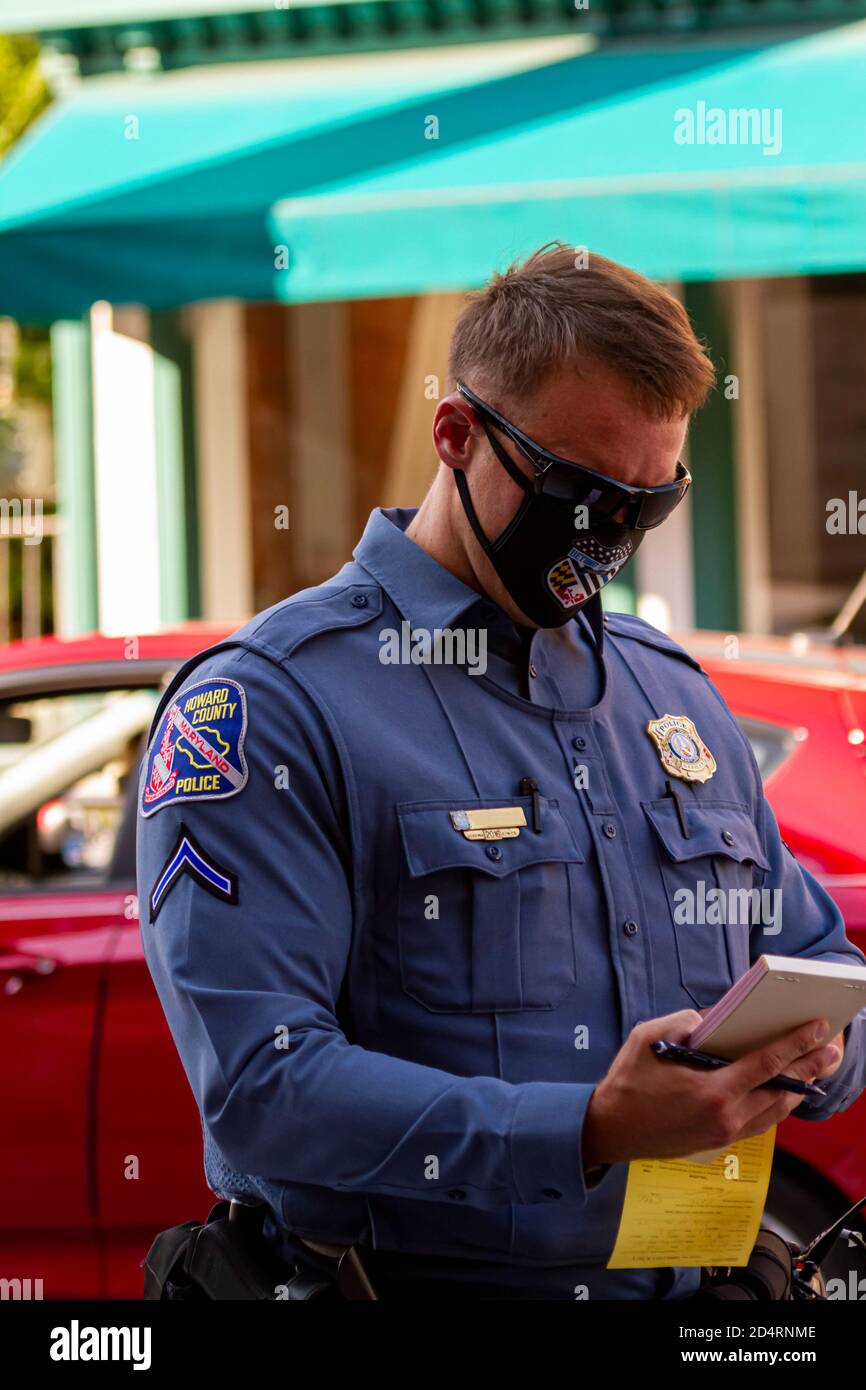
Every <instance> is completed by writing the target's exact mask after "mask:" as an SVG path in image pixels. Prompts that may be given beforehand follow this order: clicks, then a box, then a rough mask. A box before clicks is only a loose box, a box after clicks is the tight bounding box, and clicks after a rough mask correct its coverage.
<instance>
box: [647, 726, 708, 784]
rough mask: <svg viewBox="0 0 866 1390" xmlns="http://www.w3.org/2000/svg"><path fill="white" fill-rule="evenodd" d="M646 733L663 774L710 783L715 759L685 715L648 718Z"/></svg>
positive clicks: (690, 780) (687, 780)
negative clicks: (656, 751)
mask: <svg viewBox="0 0 866 1390" xmlns="http://www.w3.org/2000/svg"><path fill="white" fill-rule="evenodd" d="M646 731H647V733H648V734H649V736H650V738H651V739H652V741H653V743H654V744H655V745H656V748H657V749H658V754H659V757H660V758H661V763H662V767H663V768H664V769H665V771H666V772H669V773H670V774H671V775H672V776H673V777H682V778H683V780H684V781H686V782H708V781H709V780H710V778H711V777H712V775H713V773H714V772H715V770H716V760H715V758H714V757H713V755H712V753H711V752H710V750H709V748H708V747H707V745H706V744H705V743H704V741H703V739H702V738H701V736H700V734H699V733H698V731H697V729H696V728H695V726H694V724H693V722H692V720H691V719H688V718H687V717H686V716H685V715H684V714H665V715H663V716H662V718H661V719H651V720H650V721H649V723H648V724H647V726H646Z"/></svg>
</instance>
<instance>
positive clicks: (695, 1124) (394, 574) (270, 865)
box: [138, 244, 866, 1299]
mask: <svg viewBox="0 0 866 1390" xmlns="http://www.w3.org/2000/svg"><path fill="white" fill-rule="evenodd" d="M450 370H451V376H452V382H451V389H450V390H449V393H448V394H447V395H446V397H445V398H444V399H443V400H442V401H441V402H440V404H439V406H438V408H437V410H436V415H435V423H434V444H435V448H436V452H437V455H438V458H439V461H440V466H439V468H438V472H437V474H436V477H435V480H434V482H433V484H432V487H431V489H430V492H429V493H428V495H427V497H426V498H425V500H424V502H423V504H422V506H421V507H420V509H419V510H418V511H417V512H410V511H401V510H389V511H384V510H377V511H375V512H374V513H373V514H372V516H371V517H370V520H369V523H368V525H367V528H366V530H365V532H364V535H363V537H362V539H361V541H360V543H359V545H358V547H357V549H356V550H355V552H354V559H353V560H352V561H350V562H349V563H347V564H346V565H345V566H344V567H343V569H342V570H341V571H340V572H339V574H337V575H336V576H335V577H334V578H332V579H330V580H328V581H327V582H326V583H324V584H321V585H320V586H318V587H317V588H314V589H310V590H307V591H305V592H303V593H299V594H295V595H293V596H292V597H291V598H289V599H286V600H285V601H284V602H282V603H279V604H277V605H276V606H275V607H273V608H271V609H269V610H268V611H267V612H265V613H263V614H260V615H259V616H258V617H256V618H255V619H253V620H252V621H251V622H250V623H248V624H247V625H246V626H245V627H243V628H241V629H240V631H238V632H236V633H235V634H234V635H233V636H232V637H231V638H229V639H228V640H227V641H225V642H221V643H219V644H218V645H217V646H215V647H212V648H211V649H210V650H209V651H206V652H204V653H202V654H201V655H200V656H197V657H196V658H194V659H193V660H192V661H190V662H187V664H186V665H185V666H184V667H183V668H182V669H181V671H180V672H179V673H178V675H177V677H176V679H175V680H174V681H173V683H172V684H171V686H170V687H169V689H168V690H167V692H166V694H165V696H164V698H163V700H162V703H161V706H160V708H159V710H158V712H157V715H156V717H155V720H154V724H153V728H152V731H151V739H150V744H149V748H148V753H147V756H146V758H145V760H144V763H143V766H142V776H141V786H140V821H139V842H138V863H139V880H140V882H139V887H140V901H141V905H142V906H141V931H142V938H143V942H144V950H145V954H146V957H147V961H148V964H149V967H150V969H151V972H152V974H153V978H154V981H155V983H156V987H157V989H158V991H159V995H160V998H161V1000H162V1004H163V1007H164V1009H165V1012H166V1016H167V1018H168V1021H169V1025H170V1027H171V1030H172V1033H173V1036H174V1039H175V1042H176V1044H177V1047H178V1050H179V1052H180V1056H181V1059H182V1061H183V1065H184V1068H185V1070H186V1074H187V1077H188V1079H189V1082H190V1085H191V1087H192V1090H193V1092H194V1094H195V1098H196V1101H197V1103H198V1106H199V1109H200V1112H201V1117H202V1123H203V1130H204V1142H205V1167H206V1173H207V1178H208V1182H209V1184H210V1186H211V1187H212V1189H213V1190H214V1191H215V1192H216V1193H217V1194H218V1195H220V1196H226V1197H229V1196H231V1197H240V1198H242V1199H245V1200H257V1199H259V1200H263V1201H264V1202H266V1203H267V1204H268V1207H269V1210H270V1219H269V1234H270V1237H271V1239H272V1240H273V1241H274V1242H275V1243H276V1245H277V1246H278V1248H279V1250H280V1252H281V1253H282V1254H283V1255H284V1256H285V1257H286V1258H287V1259H291V1258H293V1257H294V1256H295V1255H296V1254H297V1253H298V1251H299V1250H300V1249H301V1247H300V1246H299V1244H298V1241H299V1238H301V1237H308V1238H313V1239H318V1240H320V1241H329V1242H342V1243H346V1244H348V1243H357V1244H359V1245H360V1246H361V1247H364V1248H366V1250H367V1251H368V1252H370V1253H369V1260H368V1263H369V1265H370V1268H371V1272H372V1274H373V1276H374V1279H375V1281H377V1282H378V1284H379V1288H380V1293H381V1294H382V1296H384V1297H410V1298H411V1297H420V1296H422V1295H423V1296H425V1297H430V1296H435V1297H443V1298H446V1299H447V1298H463V1297H466V1298H519V1299H572V1298H574V1297H575V1296H577V1297H589V1298H599V1297H601V1298H605V1297H607V1298H616V1299H647V1298H683V1297H687V1296H688V1295H689V1294H691V1293H693V1292H694V1290H695V1288H696V1287H697V1283H698V1277H699V1276H698V1271H697V1270H694V1269H673V1270H670V1269H640V1270H607V1269H606V1264H607V1260H608V1257H609V1255H610V1253H611V1250H612V1247H613V1243H614V1240H615V1237H616V1232H617V1226H618V1220H619V1216H620V1212H621V1209H622V1203H623V1195H624V1188H625V1180H626V1175H627V1170H628V1160H630V1159H633V1158H639V1157H646V1156H652V1157H665V1156H681V1155H686V1154H689V1153H693V1152H695V1151H698V1150H700V1149H707V1148H711V1147H716V1146H720V1145H727V1144H730V1143H731V1142H733V1141H735V1140H736V1139H739V1138H742V1137H746V1136H749V1135H754V1134H758V1133H761V1132H763V1131H765V1130H766V1129H768V1128H769V1127H770V1126H771V1125H772V1124H774V1123H776V1122H778V1121H780V1120H782V1119H784V1118H785V1116H787V1115H788V1114H790V1113H792V1112H793V1113H795V1114H796V1115H798V1116H799V1117H802V1118H804V1119H815V1120H820V1119H824V1118H826V1117H827V1116H829V1115H831V1114H833V1113H834V1112H835V1111H837V1110H842V1109H844V1108H845V1107H846V1106H848V1105H849V1104H850V1103H851V1102H852V1101H853V1100H854V1099H855V1097H856V1096H857V1095H858V1094H859V1092H860V1091H861V1090H862V1089H863V1087H864V1083H866V1051H864V1027H866V1015H862V1014H861V1015H860V1016H859V1017H858V1018H857V1019H856V1020H855V1021H854V1023H852V1024H851V1025H850V1027H849V1028H848V1029H846V1032H845V1034H844V1035H840V1036H839V1037H837V1038H835V1039H829V1038H827V1037H826V1031H827V1030H826V1029H825V1036H822V1035H821V1032H820V1022H821V1021H820V1020H815V1021H813V1022H810V1023H809V1024H808V1025H806V1026H804V1027H802V1028H799V1029H797V1030H796V1031H795V1032H794V1033H792V1034H791V1035H790V1036H788V1037H786V1038H784V1039H782V1040H780V1041H779V1042H777V1043H775V1044H774V1045H773V1047H772V1049H766V1050H764V1051H761V1052H757V1053H753V1054H750V1055H749V1056H748V1057H745V1058H743V1059H741V1060H740V1061H738V1062H737V1063H735V1064H733V1065H731V1066H729V1067H727V1068H725V1069H724V1070H722V1071H720V1072H714V1073H708V1072H696V1071H693V1070H690V1069H687V1068H683V1067H676V1066H671V1065H670V1064H667V1063H664V1062H662V1061H660V1060H659V1059H658V1058H656V1057H655V1056H654V1054H653V1053H652V1051H651V1049H650V1048H649V1046H648V1043H649V1042H650V1041H651V1040H652V1039H657V1038H667V1039H672V1040H674V1041H678V1040H679V1041H682V1040H684V1039H685V1038H687V1037H688V1035H689V1033H690V1032H691V1031H692V1029H693V1028H694V1027H695V1026H696V1024H697V1023H698V1022H699V1018H700V1016H699V1012H698V1011H699V1010H700V1009H702V1008H704V1007H705V1006H707V1005H710V1004H712V1003H714V1002H715V1001H716V1000H717V999H719V998H720V997H721V995H722V994H724V992H725V991H726V990H727V989H728V988H729V987H730V985H731V983H732V982H733V981H734V980H735V979H736V978H737V977H738V976H740V975H741V974H742V973H743V972H744V971H745V970H746V969H747V968H748V966H749V963H750V961H751V960H753V959H754V958H755V957H756V956H757V955H759V954H761V952H762V951H766V950H771V951H773V952H775V953H781V954H787V955H792V956H804V957H809V958H810V959H821V960H842V961H852V960H855V961H860V962H862V961H863V957H862V956H861V955H860V953H859V952H858V951H857V950H856V949H855V948H854V947H853V946H852V945H851V944H850V943H849V942H848V941H847V940H846V937H845V931H844V926H843V922H842V919H841V917H840V914H839V912H838V910H837V908H836V907H835V906H834V904H833V902H832V901H831V899H830V898H829V897H828V895H827V894H826V893H825V892H824V891H823V889H822V888H821V887H820V886H819V885H818V884H817V883H816V881H815V880H814V879H813V878H812V877H811V876H810V875H809V874H808V873H807V872H806V871H805V870H803V869H802V868H801V867H800V866H799V865H798V863H797V862H796V860H795V859H794V858H793V857H792V855H791V854H790V853H789V852H788V851H787V850H786V848H785V847H784V845H783V844H782V841H781V840H780V838H779V831H778V828H777V825H776V822H775V820H774V817H773V814H772V812H771V810H770V808H769V806H768V804H767V802H766V801H765V799H764V797H763V794H762V789H761V779H760V776H759V773H758V769H757V766H756V764H755V760H754V757H753V755H752V752H751V750H750V746H749V744H748V742H747V740H746V739H745V737H744V736H743V734H742V733H741V731H740V729H739V727H738V726H737V724H736V723H735V722H734V720H733V718H732V717H731V715H730V713H729V712H728V710H727V708H726V707H725V704H724V702H723V701H722V699H721V697H720V695H719V694H718V692H717V691H716V690H715V688H714V687H713V685H712V684H711V682H710V681H709V679H708V678H707V676H706V675H705V674H704V672H703V671H702V670H701V668H700V666H699V665H698V663H697V662H696V661H695V660H693V659H692V658H691V657H690V656H689V655H688V654H687V653H686V652H685V651H684V650H683V649H682V648H681V647H679V646H678V645H677V644H676V643H674V642H673V641H671V640H670V639H669V638H668V637H666V636H665V635H663V634H662V633H661V632H659V631H657V630H656V629H654V628H653V627H650V626H649V625H648V624H647V623H645V622H642V621H640V620H639V619H637V618H633V617H627V616H622V615H613V614H611V615H609V616H607V617H604V618H603V617H602V611H601V603H600V591H601V589H602V588H603V586H604V585H605V584H606V583H607V582H608V581H609V580H610V579H612V578H613V577H614V575H616V574H617V573H618V572H619V571H620V570H621V569H622V567H623V566H624V565H625V564H627V563H628V562H629V561H630V560H631V558H632V557H633V555H634V552H635V550H636V549H637V546H638V545H639V544H640V543H641V541H642V539H643V537H644V535H645V533H646V531H647V530H648V529H652V528H654V527H656V526H657V525H660V524H662V523H663V522H664V520H665V519H666V518H667V517H668V516H669V515H670V513H671V511H672V510H673V508H674V507H675V506H676V505H677V504H678V503H679V502H680V501H681V500H682V498H683V496H684V495H685V492H686V490H687V488H688V485H689V481H690V479H689V475H688V473H687V472H686V470H685V468H684V467H683V466H682V464H681V463H680V462H679V459H680V454H681V451H682V447H683V441H684V436H685V432H686V426H687V422H688V419H689V416H690V415H691V413H692V412H693V411H694V410H695V409H696V408H697V407H698V406H699V405H700V404H701V403H702V401H703V399H704V398H705V396H706V394H707V391H708V389H709V387H710V384H711V381H712V368H711V366H710V363H709V361H708V360H707V358H706V356H705V354H704V352H703V350H702V348H701V346H700V345H699V344H698V342H697V340H696V339H695V337H694V335H693V333H692V330H691V327H690V325H689V323H688V319H687V317H686V315H685V313H684V311H683V309H682V308H681V306H680V305H679V304H678V303H677V302H676V301H675V300H674V299H673V298H671V297H670V296H669V295H668V294H667V293H666V292H665V291H664V290H662V289H661V288H659V287H658V286H655V285H653V284H651V283H649V282H648V281H646V280H644V279H643V278H642V277H640V276H638V275H636V274H634V273H632V272H630V271H628V270H626V269H624V268H623V267H621V266H618V265H615V264H613V263H612V262H610V261H607V260H605V259H604V258H602V257H600V256H592V257H590V258H589V262H588V263H587V262H586V260H585V259H581V257H580V254H579V253H578V254H576V253H575V252H574V251H573V250H571V249H569V248H567V247H564V246H562V245H560V244H556V245H553V246H551V247H547V248H544V249H543V250H542V251H540V252H538V253H536V254H535V255H534V256H532V257H531V258H529V260H528V261H526V262H524V263H523V264H522V265H515V266H513V267H512V268H511V270H510V271H508V272H507V273H506V274H504V275H502V276H497V277H495V278H494V279H493V281H492V282H491V283H490V284H489V285H488V286H487V287H486V289H485V290H483V291H482V292H481V293H479V294H478V295H476V296H474V297H473V298H471V299H470V301H469V303H468V305H467V307H466V309H465V310H464V313H463V314H462V316H461V318H460V320H459V322H458V324H457V327H456V330H455V334H454V339H453V343H452V351H451V362H450ZM707 885H712V886H713V887H716V888H721V889H722V890H726V891H727V890H735V891H736V890H740V889H748V890H751V889H753V888H758V889H768V890H771V891H772V890H780V891H781V900H782V904H783V912H782V915H781V920H780V921H778V920H776V918H774V920H773V925H772V927H770V926H768V925H767V923H765V922H761V921H759V922H757V923H754V922H752V921H751V920H749V921H745V922H743V921H737V920H734V917H735V914H728V915H729V917H730V920H725V921H724V922H723V923H721V924H715V925H700V924H699V923H698V924H689V925H682V924H681V922H682V914H680V913H677V911H676V905H677V904H678V903H680V902H682V901H683V899H682V897H681V896H678V895H681V894H682V892H683V891H685V892H686V894H687V895H688V894H693V895H694V897H695V901H698V900H699V899H700V895H701V893H702V892H703V893H704V894H705V893H706V887H707ZM773 901H777V900H776V899H773ZM678 919H679V920H678ZM766 933H770V934H769V935H768V934H766ZM780 1068H781V1069H782V1070H784V1071H785V1072H787V1073H793V1074H794V1075H796V1076H799V1077H802V1078H808V1079H812V1078H816V1077H820V1078H823V1087H824V1089H825V1091H826V1099H824V1100H821V1101H816V1099H813V1098H811V1097H810V1098H807V1099H805V1100H804V1099H802V1098H801V1097H799V1096H795V1095H792V1094H790V1093H787V1092H780V1091H774V1090H767V1089H763V1088H762V1085H761V1083H762V1082H764V1081H766V1080H767V1079H768V1078H769V1077H770V1076H772V1075H775V1074H776V1073H778V1071H779V1070H780Z"/></svg>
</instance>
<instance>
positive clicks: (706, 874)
mask: <svg viewBox="0 0 866 1390" xmlns="http://www.w3.org/2000/svg"><path fill="white" fill-rule="evenodd" d="M642 805H643V809H644V812H645V814H646V816H647V817H648V819H649V821H650V824H651V825H652V827H653V830H654V831H655V834H656V836H657V837H658V840H659V841H660V844H661V852H660V856H659V864H660V867H661V873H662V877H663V879H664V883H665V888H666V891H667V896H668V901H669V905H670V910H671V917H672V920H673V929H674V934H675V937H676V949H677V958H678V960H679V969H680V980H681V982H682V986H683V989H684V990H685V991H686V993H687V994H688V995H690V997H691V999H692V1001H693V1002H694V1004H695V1006H696V1007H697V1008H704V1007H705V1006H706V1005H708V1004H715V1003H716V1001H717V1000H718V999H720V998H721V996H722V995H723V994H724V993H725V992H726V990H728V989H729V988H730V986H731V985H732V984H733V982H734V980H736V979H739V977H740V975H742V974H744V973H745V971H746V970H748V968H749V931H750V928H751V926H752V923H753V920H754V918H753V913H754V912H755V911H756V910H757V911H760V904H761V898H760V896H756V895H758V894H759V890H758V889H757V887H755V885H754V879H755V869H756V867H757V868H759V869H768V868H769V864H768V863H767V860H766V858H765V856H764V851H763V849H762V847H761V839H760V836H759V835H758V832H757V829H756V828H755V825H754V822H753V821H752V818H751V816H750V814H749V809H748V807H747V806H746V805H745V804H743V803H740V802H734V801H704V800H701V801H700V802H697V801H691V800H687V799H686V798H685V797H683V799H682V805H683V814H684V816H685V819H686V824H687V826H688V831H689V834H688V838H686V836H684V835H683V831H682V826H681V825H680V820H679V816H678V815H677V808H676V804H675V802H674V800H673V798H672V797H669V796H668V797H664V798H662V800H660V801H645V802H643V803H642ZM753 888H754V891H752V890H753ZM720 890H721V891H720ZM757 920H760V918H758V919H757Z"/></svg>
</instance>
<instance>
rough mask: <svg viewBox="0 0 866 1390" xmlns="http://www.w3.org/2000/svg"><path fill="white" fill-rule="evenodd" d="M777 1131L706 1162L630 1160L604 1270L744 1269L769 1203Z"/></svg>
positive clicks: (741, 1143)
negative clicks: (622, 1199) (703, 1267)
mask: <svg viewBox="0 0 866 1390" xmlns="http://www.w3.org/2000/svg"><path fill="white" fill-rule="evenodd" d="M775 1141H776V1129H775V1126H773V1128H772V1129H768V1130H767V1131H766V1133H765V1134H758V1135H756V1136H755V1138H754V1139H740V1140H739V1141H738V1142H737V1143H736V1144H731V1145H730V1147H729V1148H728V1149H726V1150H725V1151H724V1153H722V1154H720V1155H718V1156H716V1157H714V1158H712V1159H711V1160H710V1161H709V1162H707V1161H706V1160H704V1161H702V1160H701V1159H700V1158H699V1157H693V1158H647V1159H633V1160H632V1162H631V1163H630V1164H629V1165H628V1181H627V1184H626V1190H625V1201H624V1202H623V1208H622V1217H621V1218H620V1223H619V1232H618V1234H617V1237H616V1245H615V1246H614V1249H613V1254H612V1255H611V1257H610V1259H609V1260H608V1263H607V1268H608V1269H654V1268H659V1267H666V1266H672V1265H681V1266H683V1267H686V1268H687V1267H689V1266H698V1265H745V1264H748V1261H749V1256H750V1255H751V1253H752V1249H753V1247H754V1244H755V1240H756V1239H757V1235H758V1228H759V1226H760V1224H761V1215H762V1213H763V1210H764V1203H765V1201H766V1199H767V1188H768V1186H769V1183H770V1169H771V1168H772V1166H773V1147H774V1145H775Z"/></svg>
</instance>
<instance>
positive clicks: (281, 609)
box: [148, 563, 382, 741]
mask: <svg viewBox="0 0 866 1390" xmlns="http://www.w3.org/2000/svg"><path fill="white" fill-rule="evenodd" d="M381 612H382V590H381V589H380V588H379V585H378V584H376V583H375V581H372V580H371V579H370V577H369V576H368V575H367V574H366V573H365V571H364V570H362V569H361V568H360V566H358V565H353V564H351V563H350V564H347V565H345V566H344V567H343V569H342V570H341V571H340V573H339V574H336V575H334V577H333V578H332V579H328V580H326V581H325V583H324V584H317V585H316V586H315V587H314V588H311V589H301V590H299V592H298V593H296V594H291V595H290V596H289V597H288V598H284V599H281V600H280V602H279V603H275V604H274V605H273V606H272V607H271V608H266V609H265V610H264V611H263V612H261V613H257V614H256V616H255V617H254V618H251V619H250V621H249V622H248V623H245V624H244V625H243V627H239V628H238V629H237V631H236V632H233V633H232V634H231V635H230V636H229V637H226V638H224V639H223V640H222V641H221V642H216V643H214V645H213V646H211V647H206V648H205V649H204V651H201V652H197V653H196V654H195V656H192V657H190V658H189V659H188V660H187V661H185V662H184V663H183V665H182V666H181V667H180V668H179V670H178V671H176V672H175V674H174V676H173V678H172V680H171V682H170V684H169V685H168V686H167V688H166V689H165V690H164V691H163V693H162V696H161V698H160V701H159V705H158V707H157V710H156V713H155V714H154V716H153V720H152V722H151V726H150V733H149V734H148V741H150V738H152V736H153V731H154V729H155V728H156V726H157V723H158V722H159V720H160V719H161V717H162V712H163V710H164V709H165V707H166V705H167V704H168V702H169V700H170V699H172V697H173V696H174V694H175V692H176V691H178V690H179V689H180V688H181V686H182V685H183V684H184V682H185V681H186V680H187V679H188V677H189V676H190V675H191V673H192V672H193V671H194V670H195V669H196V667H197V666H200V665H201V663H202V662H203V661H207V660H208V659H209V658H210V657H212V656H215V655H216V653H217V652H221V651H231V650H233V649H236V648H238V647H243V648H245V649H246V650H247V651H251V652H256V653H257V654H258V655H260V656H264V657H267V658H268V660H270V661H274V662H277V663H282V662H283V661H285V660H286V659H287V658H288V657H289V656H291V655H292V653H293V652H295V651H297V649H298V647H300V646H301V644H302V643H303V642H306V641H307V640H308V639H309V638H311V637H316V636H319V635H320V634H322V633H326V632H334V631H337V630H338V629H339V628H349V627H360V626H361V625H362V624H363V623H368V622H369V621H370V619H371V618H375V617H378V615H379V614H380V613H381Z"/></svg>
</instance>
